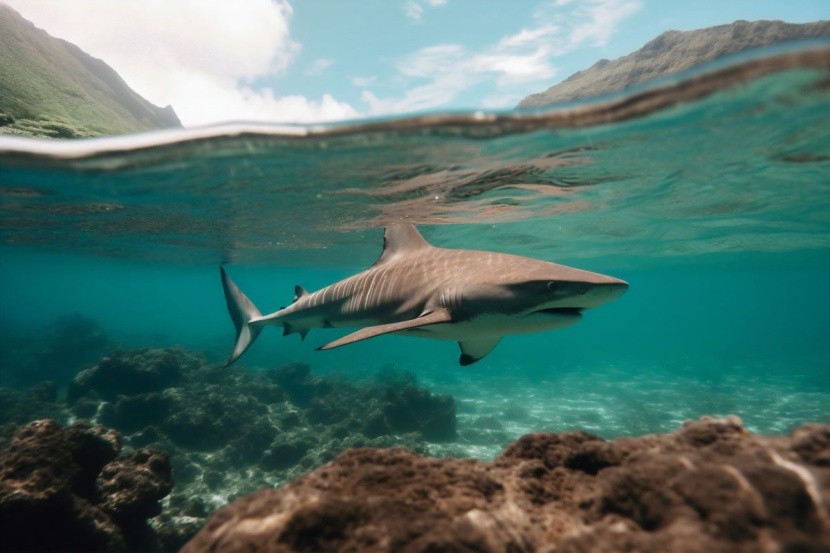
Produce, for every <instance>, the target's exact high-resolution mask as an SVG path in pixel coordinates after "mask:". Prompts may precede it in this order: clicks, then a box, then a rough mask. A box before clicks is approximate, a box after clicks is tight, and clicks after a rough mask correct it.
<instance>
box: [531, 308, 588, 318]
mask: <svg viewBox="0 0 830 553" xmlns="http://www.w3.org/2000/svg"><path fill="white" fill-rule="evenodd" d="M582 309H583V308H582V307H550V308H548V309H540V310H539V311H534V313H548V314H550V315H559V316H566V317H576V316H579V315H581V314H582Z"/></svg>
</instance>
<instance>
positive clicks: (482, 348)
mask: <svg viewBox="0 0 830 553" xmlns="http://www.w3.org/2000/svg"><path fill="white" fill-rule="evenodd" d="M500 341H501V336H483V337H481V338H475V339H472V340H471V339H467V340H464V341H462V342H458V346H459V347H460V348H461V357H459V358H458V362H459V364H461V365H463V366H467V365H472V364H473V363H475V362H476V361H478V360H480V359H481V358H483V357H484V356H485V355H487V354H488V353H490V352H491V351H493V348H494V347H496V346H497V345H498V344H499V342H500Z"/></svg>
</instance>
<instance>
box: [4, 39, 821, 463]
mask: <svg viewBox="0 0 830 553" xmlns="http://www.w3.org/2000/svg"><path fill="white" fill-rule="evenodd" d="M825 52H826V51H825ZM825 60H826V55H825ZM826 65H827V64H826V63H825V65H824V67H823V68H822V67H819V68H816V67H801V68H795V69H789V70H786V71H777V72H774V73H772V74H767V75H763V76H759V77H757V78H753V79H751V80H749V81H748V82H744V83H742V84H739V85H732V86H729V87H725V88H723V89H722V90H718V91H716V92H714V93H712V94H708V95H705V96H703V97H701V98H698V99H694V100H688V101H681V102H674V103H671V105H668V106H667V107H664V108H661V109H658V110H656V111H651V112H649V113H645V114H641V115H639V116H637V117H635V118H629V119H621V120H616V121H608V122H606V123H604V124H595V125H578V126H568V125H564V124H561V123H559V122H556V123H551V122H547V123H545V122H544V121H543V122H542V123H538V121H539V119H538V118H537V119H535V120H534V121H537V122H534V123H533V124H528V125H520V124H516V121H519V119H511V118H510V117H502V118H499V117H496V116H495V115H492V116H491V115H490V114H484V115H475V114H457V115H453V116H451V117H446V118H443V119H442V118H440V117H435V118H434V119H430V118H429V117H425V118H420V119H417V120H388V121H381V122H372V123H371V124H368V125H363V124H357V125H352V126H349V125H335V126H332V127H326V128H311V129H308V128H303V127H290V128H278V127H268V126H255V125H246V126H240V125H236V126H225V127H216V128H210V129H200V130H196V131H180V132H172V131H171V132H169V133H155V134H149V135H142V136H139V137H126V138H123V137H122V138H116V139H96V140H85V141H76V142H72V143H61V144H56V143H55V142H44V141H36V140H25V139H12V138H2V139H0V152H2V153H0V175H2V176H1V177H0V192H1V193H2V195H0V201H1V202H2V204H0V217H1V218H2V219H0V221H2V222H1V223H0V225H1V226H0V228H2V231H0V238H2V246H0V264H1V265H2V272H0V275H2V276H0V305H2V306H3V307H2V310H0V329H2V333H3V336H4V338H3V340H2V344H0V349H2V352H0V353H2V355H1V356H0V359H5V360H6V361H5V362H4V363H3V366H2V368H1V370H2V375H3V379H4V380H7V381H8V382H10V381H11V380H12V378H11V376H12V375H11V372H12V371H15V370H20V369H19V366H18V365H16V364H14V363H12V362H10V361H8V360H9V359H11V358H13V353H12V352H13V351H14V350H15V348H16V347H17V346H18V344H19V343H20V340H22V339H26V340H32V339H36V337H37V336H38V335H39V334H41V333H42V332H43V329H44V327H45V326H47V325H48V324H50V323H51V322H52V321H54V320H55V319H56V318H58V317H60V316H63V315H68V314H73V313H80V314H83V315H86V316H88V317H91V318H92V319H94V320H95V321H97V322H98V323H99V324H100V325H101V327H102V328H103V329H104V330H105V331H106V332H107V334H109V335H110V336H111V337H112V338H113V339H114V340H115V341H117V342H118V343H120V344H121V345H123V346H125V347H144V346H150V345H154V346H155V345H168V344H179V345H183V346H185V347H187V348H190V349H193V350H196V351H200V352H204V354H205V355H206V356H207V358H208V359H209V360H211V361H217V362H218V361H223V360H224V359H225V358H226V356H227V354H228V352H229V351H230V348H231V346H232V343H233V334H234V333H233V328H232V324H231V322H230V320H229V318H228V315H227V312H226V309H225V300H224V297H223V295H222V290H221V285H220V282H219V275H218V270H217V267H218V265H219V264H221V263H226V264H227V267H228V270H229V272H231V273H232V275H233V277H234V280H235V281H236V282H237V284H239V286H240V287H241V288H242V289H243V290H244V291H245V292H246V293H247V294H248V295H249V297H250V298H251V299H252V300H253V301H254V302H255V303H256V304H257V305H258V306H259V307H260V308H261V309H262V310H263V311H272V310H275V309H277V308H278V307H280V306H282V305H286V304H287V303H288V302H290V301H291V299H292V296H293V287H294V285H295V284H301V285H303V286H304V287H306V288H307V289H309V290H315V289H318V288H321V287H323V286H326V285H328V284H330V283H332V282H334V281H336V280H339V279H341V278H344V277H346V276H348V275H350V274H353V273H355V272H357V271H359V270H362V269H364V268H365V267H367V266H369V265H370V264H372V263H373V262H374V261H375V259H376V257H377V256H378V255H379V253H380V248H381V243H382V232H381V230H380V228H381V227H382V226H383V225H384V224H387V223H393V222H399V221H411V222H415V223H416V224H418V225H419V228H420V229H421V231H422V233H423V234H424V236H425V237H426V238H427V239H428V240H429V241H430V242H432V243H433V244H435V245H437V246H443V247H451V248H468V249H486V250H496V251H504V252H509V253H515V254H520V255H526V256H531V257H537V258H541V259H545V260H549V261H554V262H557V263H562V264H566V265H572V266H575V267H579V268H582V269H587V270H592V271H597V272H601V273H604V274H609V275H613V276H615V277H619V278H622V279H625V280H626V281H628V282H629V283H630V289H629V291H628V293H627V294H626V295H625V296H623V297H622V298H620V299H618V300H616V301H614V302H612V303H610V304H608V305H605V306H602V307H600V308H597V309H596V310H590V311H588V312H587V313H586V314H585V316H584V318H583V320H582V321H581V322H580V323H579V324H577V325H575V326H573V327H570V328H567V329H564V330H559V331H554V332H549V333H543V334H537V335H530V336H521V337H508V338H506V339H505V340H503V341H502V343H501V344H500V345H499V346H498V347H497V348H496V349H495V350H494V351H493V352H492V353H491V354H490V355H489V356H488V357H486V358H485V359H483V360H482V361H481V362H479V363H477V364H475V365H472V366H470V367H460V366H458V363H457V358H458V352H457V346H456V344H454V343H452V342H440V341H431V340H419V339H416V338H410V337H400V336H384V337H379V338H376V339H372V340H368V341H366V342H362V343H358V344H354V345H351V346H348V347H345V348H341V349H337V350H333V351H326V352H318V351H315V348H316V347H318V346H320V345H322V344H324V343H326V342H329V341H331V340H333V339H334V338H335V337H336V336H337V332H342V331H336V330H329V329H322V330H313V331H312V332H311V333H310V335H309V336H308V338H307V339H306V340H305V341H300V339H299V337H298V336H297V335H293V336H289V337H285V338H283V337H282V336H281V335H280V334H281V333H280V332H279V331H277V330H274V329H266V330H265V332H264V333H263V335H262V336H261V337H260V339H259V340H258V341H257V343H256V344H255V345H254V346H253V347H252V349H251V351H250V352H249V353H247V354H246V356H245V357H244V358H243V360H242V363H241V364H242V366H243V367H244V369H245V370H248V371H258V370H261V369H264V368H268V367H273V366H277V365H281V364H284V363H288V362H294V361H302V362H307V363H309V364H310V365H311V367H312V371H313V373H315V374H328V373H334V372H337V373H342V374H344V375H346V376H347V377H348V378H353V379H366V378H369V377H371V375H373V374H375V373H377V372H378V371H380V370H383V369H386V368H389V367H393V368H395V369H397V370H401V371H407V372H411V373H413V374H414V375H415V376H416V377H417V379H418V382H419V383H420V384H421V385H422V386H424V387H426V388H427V389H429V390H431V391H434V392H438V393H443V394H450V395H452V396H453V397H454V398H455V399H456V404H457V409H458V432H459V438H458V440H457V441H455V442H450V443H443V444H433V445H432V451H433V452H434V453H436V454H453V455H472V456H478V457H484V458H487V457H491V456H492V455H494V454H495V453H496V452H497V451H498V450H499V449H500V448H501V447H502V446H503V445H504V444H505V443H507V442H509V441H511V440H512V439H515V438H516V437H518V436H519V435H521V434H524V433H526V432H531V431H537V430H557V431H558V430H566V429H573V428H581V429H584V430H588V431H591V432H595V433H598V434H600V435H603V436H606V437H613V436H619V435H626V434H642V433H646V432H657V431H665V430H671V429H673V428H675V427H676V426H677V425H678V424H679V423H680V422H681V421H683V420H685V419H689V418H696V417H699V416H702V415H726V414H730V413H734V414H737V415H739V416H741V417H742V418H743V419H744V421H745V422H746V423H747V425H748V426H749V428H750V429H752V430H754V431H759V432H774V433H780V432H786V431H787V430H788V429H789V428H791V427H792V426H794V425H797V424H799V423H800V422H803V421H824V422H828V421H830V416H829V415H830V331H828V329H830V102H828V100H830V91H828V84H827V83H828V80H829V79H830V74H828V70H827V67H826ZM569 109H590V107H589V108H585V107H579V108H569V107H564V108H560V111H559V112H557V113H567V112H568V110H569ZM514 117H521V116H514ZM0 385H2V383H0Z"/></svg>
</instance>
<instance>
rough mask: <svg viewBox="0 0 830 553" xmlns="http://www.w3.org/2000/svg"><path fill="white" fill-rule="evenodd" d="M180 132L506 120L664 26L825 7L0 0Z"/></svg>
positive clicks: (806, 3) (821, 13)
mask: <svg viewBox="0 0 830 553" xmlns="http://www.w3.org/2000/svg"><path fill="white" fill-rule="evenodd" d="M3 1H5V2H7V3H8V4H10V5H12V6H13V7H14V8H15V9H17V10H18V11H20V12H21V13H22V15H23V16H24V17H26V18H28V19H30V20H31V21H33V22H34V23H35V24H36V25H37V26H39V27H41V28H44V29H45V30H47V31H48V32H50V33H51V34H53V35H55V36H58V37H61V38H65V39H67V40H69V41H71V42H74V43H76V44H78V45H79V46H80V47H81V48H83V49H85V50H86V51H88V52H89V53H91V54H92V55H94V56H96V57H100V58H102V59H104V60H105V61H106V62H107V63H109V64H110V65H112V66H113V67H114V68H115V69H116V70H117V71H118V72H119V73H120V74H121V75H122V76H123V77H124V78H125V80H126V81H127V82H128V83H129V84H130V85H131V86H133V87H134V88H135V89H136V90H137V91H138V92H139V93H141V94H142V95H144V96H145V97H147V98H148V99H150V100H151V101H153V102H154V103H157V104H159V105H166V104H172V105H173V107H174V108H175V109H176V111H177V113H179V115H180V117H181V118H182V120H183V122H184V123H185V124H187V125H198V124H205V123H211V122H218V121H226V120H239V119H249V120H265V121H285V122H308V121H321V120H334V119H343V118H351V117H369V116H379V115H399V114H404V113H410V112H413V111H422V110H454V109H481V108H489V109H509V108H511V107H513V106H515V104H516V103H517V102H518V101H519V100H520V99H521V98H523V97H524V96H526V95H527V94H530V93H533V92H539V91H541V90H544V89H546V88H547V87H549V86H550V85H552V84H555V83H557V82H559V81H561V80H563V79H564V78H566V77H567V76H569V75H570V74H571V73H573V72H575V71H578V70H580V69H584V68H586V67H588V66H590V65H592V64H593V63H594V62H595V61H597V60H598V59H601V58H611V59H613V58H617V57H619V56H622V55H625V54H627V53H629V52H631V51H634V50H636V49H638V48H639V47H641V46H642V45H643V44H644V43H645V42H647V41H648V40H650V39H652V38H654V37H655V36H657V35H658V34H660V33H661V32H663V31H666V30H669V29H676V30H690V29H696V28H701V27H708V26H712V25H718V24H724V23H730V22H732V21H734V20H737V19H747V20H755V19H782V20H785V21H789V22H796V23H797V22H807V21H814V20H817V19H828V18H830V1H828V0H799V1H784V0H719V1H713V0H695V1H694V2H692V1H683V0H545V1H540V0H536V1H516V2H507V1H503V2H497V1H495V0H478V1H475V0H339V1H337V0H294V1H288V0H240V1H238V2H226V1H224V2H223V1H214V0H121V1H119V2H112V1H111V0H62V1H61V2H53V1H51V0H3Z"/></svg>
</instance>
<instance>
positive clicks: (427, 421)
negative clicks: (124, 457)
mask: <svg viewBox="0 0 830 553" xmlns="http://www.w3.org/2000/svg"><path fill="white" fill-rule="evenodd" d="M0 400H2V396H0ZM67 401H68V403H69V408H70V409H71V411H72V412H73V413H74V414H75V415H76V416H78V417H82V418H86V419H89V420H91V421H93V422H95V423H97V424H101V425H104V426H107V427H111V428H114V429H115V430H117V431H119V432H121V433H122V436H123V440H124V442H125V443H126V444H127V445H129V446H132V447H134V448H144V447H150V448H152V449H155V450H159V451H164V452H165V453H167V454H169V455H170V457H171V463H172V465H173V469H174V472H175V475H176V489H175V491H174V492H173V495H171V497H170V500H169V504H168V506H167V508H166V509H165V511H164V512H163V513H162V514H161V516H159V517H157V518H156V519H154V520H153V521H152V524H153V526H154V527H155V528H156V530H157V531H158V533H159V536H160V539H161V541H162V546H163V548H164V549H165V550H177V549H178V548H179V547H181V546H182V545H183V544H184V543H185V542H186V541H187V539H189V538H190V537H191V536H192V535H193V534H194V533H195V532H196V531H197V530H198V529H199V528H200V527H201V526H202V524H203V523H204V521H205V519H206V517H207V516H208V514H209V513H210V512H211V511H212V510H213V509H215V508H216V507H219V506H220V505H222V504H224V503H225V501H230V500H232V499H234V498H236V497H238V496H240V495H242V494H244V493H249V492H251V491H254V490H256V489H259V488H262V487H273V486H275V485H279V484H281V483H283V482H285V481H287V480H289V479H291V478H295V477H297V476H299V475H301V474H303V473H305V472H308V471H310V470H313V469H314V468H317V467H318V466H320V465H322V464H323V463H325V462H327V461H330V460H331V459H333V458H334V457H335V456H336V455H337V454H339V453H341V452H342V451H343V450H345V449H348V448H353V447H391V446H397V447H406V448H408V449H409V450H411V451H416V452H419V453H427V452H428V449H427V443H426V442H427V441H431V442H439V441H449V440H453V439H454V438H455V437H456V416H455V402H454V401H453V399H452V398H451V397H448V396H441V395H436V394H432V393H430V392H427V391H426V390H423V389H422V388H419V387H417V386H416V385H415V383H414V382H413V381H409V380H398V381H387V382H383V383H381V382H375V383H355V382H350V381H348V380H345V379H342V378H339V377H336V376H325V377H319V376H314V375H312V374H311V370H310V367H309V366H308V365H305V364H298V363H293V364H288V365H284V366H282V367H279V368H276V369H272V370H269V371H266V372H261V373H257V372H248V371H243V370H240V369H226V368H224V367H221V366H220V365H210V364H207V363H206V362H205V361H204V359H202V358H201V357H199V356H197V355H194V354H192V353H190V352H187V351H185V350H183V349H179V348H147V349H141V350H134V351H120V350H119V351H114V352H112V353H110V354H109V355H107V356H105V357H104V358H103V359H101V360H100V361H99V362H98V363H97V364H95V365H94V366H92V367H90V368H88V369H86V370H84V371H81V372H80V373H78V375H77V376H76V377H75V379H74V380H73V381H72V382H71V383H70V385H69V388H68V390H67ZM0 438H2V435H0ZM217 498H219V500H218V501H217Z"/></svg>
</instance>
